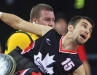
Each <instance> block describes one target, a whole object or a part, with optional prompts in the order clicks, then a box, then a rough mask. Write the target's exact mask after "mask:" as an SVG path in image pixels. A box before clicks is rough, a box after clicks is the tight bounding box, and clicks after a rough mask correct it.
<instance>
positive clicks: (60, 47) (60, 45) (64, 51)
mask: <svg viewBox="0 0 97 75" xmlns="http://www.w3.org/2000/svg"><path fill="white" fill-rule="evenodd" d="M63 37H64V36H62V37H61V39H60V43H59V52H62V53H70V54H76V53H77V52H76V51H73V50H63V49H62V39H63Z"/></svg>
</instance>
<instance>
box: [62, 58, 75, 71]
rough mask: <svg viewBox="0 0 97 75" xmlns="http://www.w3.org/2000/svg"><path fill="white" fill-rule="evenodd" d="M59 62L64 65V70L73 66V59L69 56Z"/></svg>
mask: <svg viewBox="0 0 97 75" xmlns="http://www.w3.org/2000/svg"><path fill="white" fill-rule="evenodd" d="M61 64H62V66H64V70H65V71H69V70H70V69H72V68H73V67H74V66H75V65H74V63H73V61H72V60H71V59H70V58H67V59H66V60H65V61H63V62H62V63H61Z"/></svg>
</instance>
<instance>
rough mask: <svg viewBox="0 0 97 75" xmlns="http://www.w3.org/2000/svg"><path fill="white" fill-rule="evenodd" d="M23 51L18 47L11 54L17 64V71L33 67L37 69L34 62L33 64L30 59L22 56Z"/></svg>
mask: <svg viewBox="0 0 97 75" xmlns="http://www.w3.org/2000/svg"><path fill="white" fill-rule="evenodd" d="M21 51H22V50H21V49H20V48H19V47H17V48H15V49H14V50H13V51H11V52H10V53H9V55H10V56H12V57H13V58H14V60H15V61H16V64H17V67H16V71H20V70H23V69H27V68H32V67H33V68H36V66H35V65H34V64H33V62H31V61H30V60H29V59H28V58H25V57H23V56H22V55H21V54H20V53H21Z"/></svg>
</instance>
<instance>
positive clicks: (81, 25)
mask: <svg viewBox="0 0 97 75" xmlns="http://www.w3.org/2000/svg"><path fill="white" fill-rule="evenodd" d="M91 33H92V25H91V24H90V22H88V21H87V20H85V19H81V20H80V21H79V22H78V23H77V25H76V26H75V28H74V29H73V32H72V36H73V39H74V40H75V42H76V43H77V44H78V45H82V44H84V43H85V42H86V41H87V40H88V39H89V38H90V36H91Z"/></svg>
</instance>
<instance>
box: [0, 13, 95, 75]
mask: <svg viewBox="0 0 97 75" xmlns="http://www.w3.org/2000/svg"><path fill="white" fill-rule="evenodd" d="M0 16H1V20H2V21H3V22H5V23H7V24H8V25H9V26H11V27H13V28H15V29H21V30H24V31H28V32H32V33H35V34H37V35H39V36H42V37H41V38H39V39H38V40H36V41H34V42H32V43H31V44H30V46H29V47H28V48H26V49H25V50H23V51H22V52H21V54H22V55H23V56H26V57H27V58H29V59H30V60H32V62H34V63H35V65H36V66H37V67H38V68H39V69H40V71H41V73H42V74H48V75H63V74H65V75H67V74H70V73H72V72H73V74H74V75H76V74H77V75H85V71H84V68H83V65H82V63H81V61H80V59H79V57H78V55H77V52H76V49H77V47H78V46H79V45H82V44H84V43H85V42H86V41H87V40H88V39H89V38H90V36H91V33H92V29H93V26H94V24H93V22H92V20H91V19H89V18H88V17H83V16H76V17H74V18H72V19H71V20H70V22H69V24H68V32H67V34H66V35H65V36H64V37H61V35H60V34H59V33H58V32H57V30H55V29H52V28H51V27H49V26H43V25H38V24H32V23H30V22H27V21H25V20H23V19H21V18H19V17H18V16H16V15H12V14H8V13H2V12H0ZM75 19H76V20H75ZM77 19H79V21H78V20H77ZM72 23H73V24H72ZM75 23H76V24H75ZM38 58H39V59H38ZM37 59H38V60H37Z"/></svg>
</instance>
